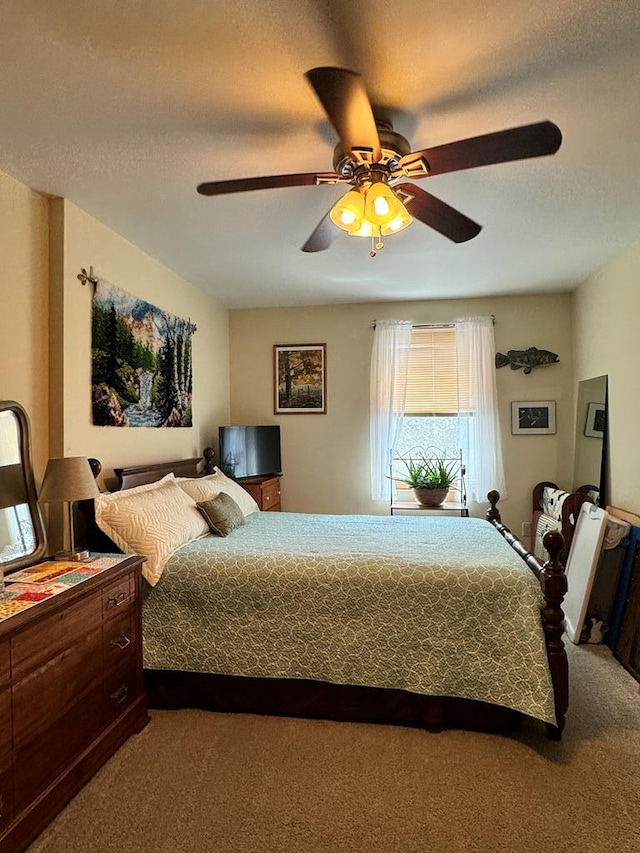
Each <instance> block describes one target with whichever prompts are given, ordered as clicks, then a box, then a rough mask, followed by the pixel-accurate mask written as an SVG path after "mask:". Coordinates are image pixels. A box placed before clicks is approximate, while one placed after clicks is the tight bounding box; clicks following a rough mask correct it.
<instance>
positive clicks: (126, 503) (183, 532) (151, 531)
mask: <svg viewBox="0 0 640 853" xmlns="http://www.w3.org/2000/svg"><path fill="white" fill-rule="evenodd" d="M95 514H96V523H97V525H98V527H99V528H100V530H102V531H104V533H106V534H107V536H109V537H110V538H111V539H112V540H113V541H114V542H115V543H116V545H117V546H118V547H119V548H121V549H122V550H123V551H124V552H125V553H132V554H140V556H142V557H146V558H147V561H146V563H144V565H143V567H142V574H143V575H144V577H145V578H146V579H147V580H148V581H149V583H150V584H151V586H155V585H156V584H157V583H158V581H159V580H160V576H161V575H162V570H163V569H164V567H165V565H166V563H167V560H168V559H169V557H170V556H171V555H172V554H173V553H174V551H176V550H177V549H178V548H179V547H180V546H181V545H186V544H187V542H192V541H193V540H194V539H198V538H199V537H200V536H207V535H208V534H209V532H210V531H209V527H208V526H207V523H206V521H205V520H204V518H203V517H202V515H200V513H199V512H198V508H197V507H196V504H195V501H194V500H193V499H192V498H190V497H189V495H187V494H186V493H185V492H184V491H183V490H182V489H181V488H180V487H179V486H178V485H177V483H176V482H175V478H174V476H173V474H169V475H167V476H166V477H163V479H162V480H159V481H158V482H157V483H149V484H148V485H145V486H136V487H135V488H133V489H125V490H124V491H122V492H114V493H113V494H102V495H99V496H98V497H97V498H96V499H95Z"/></svg>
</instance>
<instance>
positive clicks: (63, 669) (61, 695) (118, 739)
mask: <svg viewBox="0 0 640 853" xmlns="http://www.w3.org/2000/svg"><path fill="white" fill-rule="evenodd" d="M142 562H143V561H142V559H141V558H140V557H123V558H122V559H121V560H120V561H119V562H118V563H117V564H116V565H114V566H112V567H111V568H107V569H105V570H104V571H102V572H101V573H100V574H97V575H95V576H93V577H89V578H88V579H86V580H82V581H81V582H79V583H77V584H76V585H75V586H72V587H70V588H69V589H67V590H65V591H64V592H61V593H59V594H57V595H54V596H52V597H50V598H47V599H45V600H43V601H39V602H38V603H37V604H35V605H34V606H32V607H29V608H28V609H27V610H23V611H21V612H18V613H16V614H15V615H13V616H10V617H9V618H5V619H3V620H2V621H0V850H2V851H3V853H16V852H17V851H22V850H24V849H25V848H26V847H27V846H28V845H29V843H30V842H31V841H33V839H34V838H35V837H36V836H37V835H39V833H40V832H41V831H42V830H43V829H44V828H45V827H46V825H47V824H48V823H49V822H50V821H51V820H52V818H53V817H54V816H55V815H56V814H57V813H58V812H59V811H60V810H61V809H62V808H63V807H64V806H65V805H66V803H68V802H69V800H70V799H71V798H72V797H73V796H75V794H76V793H77V792H78V791H79V790H80V789H81V788H82V787H83V785H84V784H85V783H86V782H87V781H88V780H89V779H90V778H91V776H92V775H93V774H94V773H95V772H96V771H97V770H98V769H99V768H100V767H101V766H102V765H103V764H104V763H105V761H107V759H108V758H109V757H110V756H111V755H113V753H114V752H115V751H116V750H117V749H118V747H120V746H121V745H122V744H123V743H124V741H126V740H127V738H128V737H129V736H130V735H131V734H133V733H134V732H138V731H141V730H142V728H144V726H145V725H146V724H147V722H148V720H149V716H148V713H147V706H146V700H145V696H144V692H143V684H142V644H141V600H140V587H141V578H140V568H141V565H142ZM32 586H35V584H32ZM7 588H8V589H9V588H10V585H9V584H7Z"/></svg>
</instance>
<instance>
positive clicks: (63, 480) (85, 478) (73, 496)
mask: <svg viewBox="0 0 640 853" xmlns="http://www.w3.org/2000/svg"><path fill="white" fill-rule="evenodd" d="M99 494H100V492H99V491H98V487H97V485H96V481H95V479H94V476H93V472H92V470H91V466H90V464H89V460H88V459H87V457H86V456H64V457H62V458H56V459H50V460H49V462H48V464H47V470H46V471H45V473H44V479H43V481H42V487H41V489H40V500H41V501H46V502H49V503H55V502H60V503H66V504H67V507H68V513H69V551H64V552H62V553H59V554H56V558H57V559H61V560H75V561H79V562H81V561H83V560H88V559H89V552H88V551H87V550H85V549H77V548H76V544H75V531H74V521H73V504H74V502H75V501H83V500H87V499H89V498H96V497H98V495H99Z"/></svg>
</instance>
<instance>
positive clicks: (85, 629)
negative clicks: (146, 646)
mask: <svg viewBox="0 0 640 853" xmlns="http://www.w3.org/2000/svg"><path fill="white" fill-rule="evenodd" d="M101 619H102V609H101V601H100V594H99V593H97V594H95V595H90V596H89V597H88V598H84V599H83V600H82V601H78V602H77V603H76V604H72V605H70V606H69V607H65V608H64V609H62V610H59V611H58V612H56V613H52V614H51V616H47V617H46V618H45V619H42V620H41V621H40V622H39V623H38V626H37V630H35V629H34V630H25V631H23V632H22V633H20V634H17V635H16V636H15V637H14V638H13V639H12V640H11V669H12V674H13V680H14V681H15V680H16V678H17V677H19V676H20V675H22V673H24V672H26V670H28V669H30V668H32V667H34V666H36V664H38V663H39V662H41V661H42V660H44V659H46V658H51V657H53V656H54V655H55V654H56V652H58V651H60V650H62V649H64V648H67V647H68V646H71V645H73V643H74V642H75V641H76V640H77V639H78V638H80V637H81V636H82V635H83V634H87V633H89V631H91V629H92V628H96V627H97V626H99V625H100V622H101Z"/></svg>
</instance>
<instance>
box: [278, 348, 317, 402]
mask: <svg viewBox="0 0 640 853" xmlns="http://www.w3.org/2000/svg"><path fill="white" fill-rule="evenodd" d="M326 384H327V345H326V344H274V347H273V386H274V387H273V394H274V403H273V411H274V414H276V415H324V414H326V412H327V391H326Z"/></svg>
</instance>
